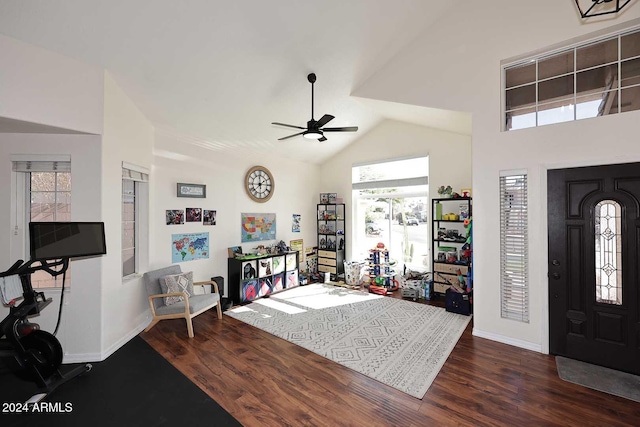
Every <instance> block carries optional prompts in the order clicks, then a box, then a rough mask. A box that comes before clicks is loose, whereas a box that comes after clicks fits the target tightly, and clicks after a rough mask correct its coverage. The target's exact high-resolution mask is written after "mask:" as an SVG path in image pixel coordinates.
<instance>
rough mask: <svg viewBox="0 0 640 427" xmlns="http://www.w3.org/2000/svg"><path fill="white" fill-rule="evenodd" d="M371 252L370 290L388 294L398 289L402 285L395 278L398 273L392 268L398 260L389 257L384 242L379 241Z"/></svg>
mask: <svg viewBox="0 0 640 427" xmlns="http://www.w3.org/2000/svg"><path fill="white" fill-rule="evenodd" d="M369 252H370V255H369V260H368V261H369V272H368V276H369V292H373V293H376V294H380V295H387V294H388V293H389V292H393V291H396V290H398V289H399V287H400V286H399V284H398V281H397V280H396V279H395V278H394V276H395V275H396V274H397V273H396V272H395V270H393V268H392V267H393V266H394V265H395V264H396V262H395V261H391V260H390V259H389V250H388V249H386V248H385V245H384V243H382V242H380V243H378V244H377V245H376V247H375V248H374V249H371V250H369Z"/></svg>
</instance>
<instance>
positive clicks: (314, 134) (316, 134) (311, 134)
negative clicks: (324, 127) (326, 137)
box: [302, 130, 322, 139]
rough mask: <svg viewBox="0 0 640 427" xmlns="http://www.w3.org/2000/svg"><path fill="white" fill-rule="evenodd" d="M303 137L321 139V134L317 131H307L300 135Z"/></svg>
mask: <svg viewBox="0 0 640 427" xmlns="http://www.w3.org/2000/svg"><path fill="white" fill-rule="evenodd" d="M302 136H303V137H305V138H307V139H320V138H322V132H320V131H319V130H308V131H306V132H305V133H303V134H302Z"/></svg>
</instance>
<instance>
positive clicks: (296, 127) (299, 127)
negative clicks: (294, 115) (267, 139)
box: [271, 122, 307, 129]
mask: <svg viewBox="0 0 640 427" xmlns="http://www.w3.org/2000/svg"><path fill="white" fill-rule="evenodd" d="M271 124H272V125H278V126H285V127H288V128H294V129H307V128H303V127H302V126H295V125H288V124H286V123H278V122H271Z"/></svg>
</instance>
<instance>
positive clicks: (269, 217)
mask: <svg viewBox="0 0 640 427" xmlns="http://www.w3.org/2000/svg"><path fill="white" fill-rule="evenodd" d="M240 215H241V218H242V242H258V241H261V240H274V239H275V238H276V214H274V213H270V214H263V213H243V214H240Z"/></svg>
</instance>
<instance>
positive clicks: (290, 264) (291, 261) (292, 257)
mask: <svg viewBox="0 0 640 427" xmlns="http://www.w3.org/2000/svg"><path fill="white" fill-rule="evenodd" d="M285 259H286V264H287V271H291V270H295V269H296V268H297V267H298V266H297V265H296V254H295V253H291V254H286V255H285Z"/></svg>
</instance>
